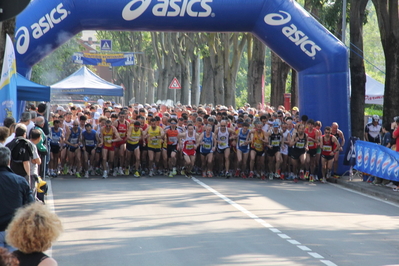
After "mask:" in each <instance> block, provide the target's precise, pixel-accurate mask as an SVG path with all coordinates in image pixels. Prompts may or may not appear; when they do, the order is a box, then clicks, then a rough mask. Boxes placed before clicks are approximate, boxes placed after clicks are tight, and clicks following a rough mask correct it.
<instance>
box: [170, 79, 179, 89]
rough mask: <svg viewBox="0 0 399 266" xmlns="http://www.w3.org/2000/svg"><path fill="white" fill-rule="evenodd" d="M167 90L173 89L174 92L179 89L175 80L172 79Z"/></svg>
mask: <svg viewBox="0 0 399 266" xmlns="http://www.w3.org/2000/svg"><path fill="white" fill-rule="evenodd" d="M169 89H175V90H179V89H181V85H180V82H179V81H178V80H177V78H174V79H173V80H172V82H171V83H170V85H169Z"/></svg>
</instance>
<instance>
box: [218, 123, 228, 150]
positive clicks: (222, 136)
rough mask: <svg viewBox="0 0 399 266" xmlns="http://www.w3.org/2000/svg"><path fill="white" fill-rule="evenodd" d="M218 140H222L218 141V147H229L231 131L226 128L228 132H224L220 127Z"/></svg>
mask: <svg viewBox="0 0 399 266" xmlns="http://www.w3.org/2000/svg"><path fill="white" fill-rule="evenodd" d="M217 140H218V141H220V142H219V143H218V148H219V149H221V150H223V149H226V148H228V147H229V131H228V130H227V129H226V132H222V131H221V130H220V128H219V131H218V136H217Z"/></svg>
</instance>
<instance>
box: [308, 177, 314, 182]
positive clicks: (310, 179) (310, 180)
mask: <svg viewBox="0 0 399 266" xmlns="http://www.w3.org/2000/svg"><path fill="white" fill-rule="evenodd" d="M309 182H312V183H313V182H314V177H313V175H310V176H309Z"/></svg>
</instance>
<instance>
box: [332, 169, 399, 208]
mask: <svg viewBox="0 0 399 266" xmlns="http://www.w3.org/2000/svg"><path fill="white" fill-rule="evenodd" d="M336 181H337V184H338V185H340V186H343V187H346V188H349V189H353V190H356V191H359V192H362V193H364V194H367V195H370V196H374V197H377V198H380V199H382V200H386V201H390V202H393V203H397V204H399V192H395V191H393V190H392V188H391V187H386V186H382V185H373V184H372V183H367V182H364V181H363V180H362V179H360V178H359V177H354V178H353V180H352V181H350V180H349V176H343V177H341V178H339V179H336Z"/></svg>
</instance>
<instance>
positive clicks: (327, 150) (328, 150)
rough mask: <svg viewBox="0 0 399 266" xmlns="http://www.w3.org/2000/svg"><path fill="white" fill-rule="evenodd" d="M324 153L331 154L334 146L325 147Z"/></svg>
mask: <svg viewBox="0 0 399 266" xmlns="http://www.w3.org/2000/svg"><path fill="white" fill-rule="evenodd" d="M323 151H326V152H331V151H332V146H323Z"/></svg>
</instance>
